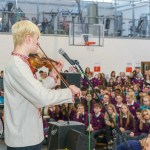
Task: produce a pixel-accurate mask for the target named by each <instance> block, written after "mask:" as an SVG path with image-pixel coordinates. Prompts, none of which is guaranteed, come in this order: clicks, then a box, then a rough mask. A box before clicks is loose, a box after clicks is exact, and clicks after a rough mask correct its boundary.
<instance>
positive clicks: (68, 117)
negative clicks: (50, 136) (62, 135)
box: [67, 103, 70, 125]
mask: <svg viewBox="0 0 150 150" xmlns="http://www.w3.org/2000/svg"><path fill="white" fill-rule="evenodd" d="M69 121H70V113H69V103H68V106H67V124H68V125H69V124H70V122H69Z"/></svg>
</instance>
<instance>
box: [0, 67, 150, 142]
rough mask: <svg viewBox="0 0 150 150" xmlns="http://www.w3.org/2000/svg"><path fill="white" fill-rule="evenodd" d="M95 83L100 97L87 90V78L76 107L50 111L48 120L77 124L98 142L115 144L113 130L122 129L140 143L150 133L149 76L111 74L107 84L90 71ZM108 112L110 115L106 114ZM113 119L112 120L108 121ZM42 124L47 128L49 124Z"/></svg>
mask: <svg viewBox="0 0 150 150" xmlns="http://www.w3.org/2000/svg"><path fill="white" fill-rule="evenodd" d="M44 73H45V72H43V71H40V80H42V82H43V80H44V77H43V76H44V75H43V74H44ZM85 73H86V75H87V76H88V78H89V79H90V81H91V83H92V84H93V86H94V88H95V90H96V92H97V94H98V97H97V96H96V95H95V94H94V93H93V91H91V89H90V88H89V87H88V82H87V81H86V79H85V78H82V81H81V84H82V86H81V94H82V95H81V97H80V99H79V100H78V101H76V102H75V104H62V105H59V106H50V107H49V108H48V112H47V114H48V116H49V119H48V120H47V122H49V121H67V120H70V121H78V122H81V123H83V124H84V125H85V132H90V134H91V136H92V137H93V138H95V139H96V140H97V141H99V142H102V141H105V140H104V137H105V138H106V141H105V142H107V143H108V144H112V143H113V138H112V135H113V134H112V131H113V130H114V129H115V125H117V126H119V128H120V130H121V132H122V133H123V135H124V137H125V138H126V139H127V140H140V139H142V138H144V137H145V136H146V134H147V133H148V132H149V130H150V128H149V127H150V74H146V76H145V80H144V78H143V76H142V75H141V74H140V72H139V70H138V69H137V70H135V71H134V72H132V73H130V75H126V74H125V73H124V72H121V73H120V74H119V76H116V72H115V71H112V72H111V74H110V79H108V82H107V80H106V78H105V75H104V74H102V73H98V74H97V75H96V76H94V73H93V72H91V70H90V68H89V67H87V68H86V70H85ZM3 93H4V91H3V90H1V92H0V103H4V98H3V97H4V96H3ZM106 109H107V111H108V113H109V115H108V114H107V112H106ZM109 116H111V117H112V119H113V121H112V120H111V119H110V118H109ZM47 122H45V120H44V121H43V124H44V128H47V127H48V123H47ZM116 136H117V144H120V143H122V142H123V138H122V136H120V135H119V134H117V135H116Z"/></svg>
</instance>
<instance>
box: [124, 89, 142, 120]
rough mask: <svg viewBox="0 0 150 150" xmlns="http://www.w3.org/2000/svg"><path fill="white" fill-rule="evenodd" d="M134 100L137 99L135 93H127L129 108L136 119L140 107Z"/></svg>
mask: <svg viewBox="0 0 150 150" xmlns="http://www.w3.org/2000/svg"><path fill="white" fill-rule="evenodd" d="M134 98H135V95H133V93H131V92H128V93H127V95H126V101H127V105H128V107H129V110H130V112H131V114H132V115H133V116H134V118H136V110H137V109H138V108H140V106H139V104H138V103H137V102H135V101H134Z"/></svg>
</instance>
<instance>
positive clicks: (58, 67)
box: [54, 60, 64, 72]
mask: <svg viewBox="0 0 150 150" xmlns="http://www.w3.org/2000/svg"><path fill="white" fill-rule="evenodd" d="M57 62H58V63H57V64H55V65H54V66H55V67H56V69H57V70H58V71H59V72H60V71H61V70H62V68H63V67H64V62H63V61H62V60H57Z"/></svg>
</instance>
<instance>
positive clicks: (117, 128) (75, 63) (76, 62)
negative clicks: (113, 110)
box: [72, 60, 131, 150]
mask: <svg viewBox="0 0 150 150" xmlns="http://www.w3.org/2000/svg"><path fill="white" fill-rule="evenodd" d="M72 61H73V62H74V65H75V66H73V67H76V69H78V68H79V69H78V71H79V70H80V71H81V72H80V73H81V74H83V75H84V77H85V78H86V80H87V81H88V84H89V85H90V87H91V88H92V91H93V92H94V93H95V95H96V96H97V98H98V100H99V102H100V103H101V105H102V106H103V107H104V109H105V111H106V113H107V114H108V117H109V119H110V121H111V122H113V124H114V128H115V129H116V132H117V133H118V134H119V135H121V136H122V138H123V140H124V142H125V143H126V145H127V150H131V147H130V145H129V143H128V141H127V140H126V138H125V137H124V135H123V134H122V132H121V130H120V128H119V127H118V126H117V124H116V123H115V122H114V120H113V119H112V117H111V115H110V114H109V112H108V110H107V109H106V107H105V105H104V104H103V103H102V101H101V100H100V98H99V96H98V94H97V92H96V90H95V89H94V87H93V85H92V84H91V82H90V80H89V79H88V77H87V75H86V74H85V73H84V71H83V69H82V67H81V66H80V64H79V62H78V60H72Z"/></svg>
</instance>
